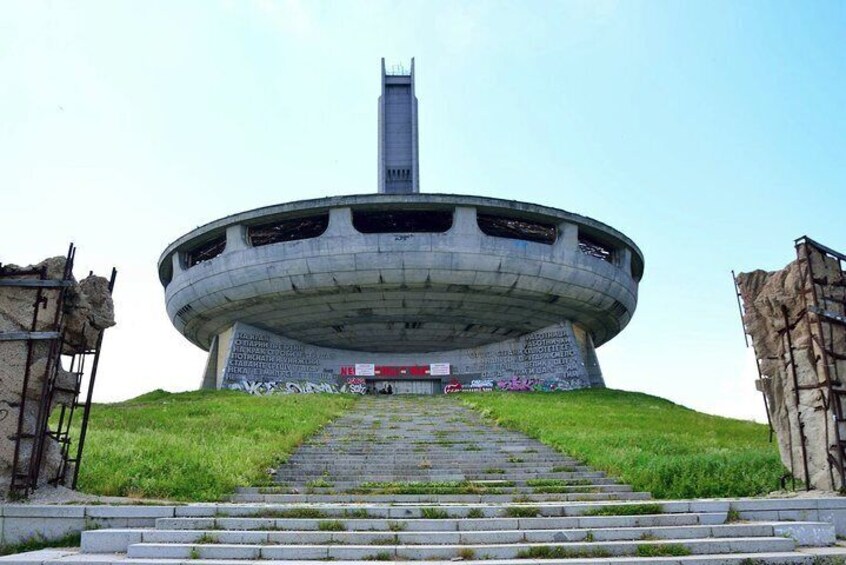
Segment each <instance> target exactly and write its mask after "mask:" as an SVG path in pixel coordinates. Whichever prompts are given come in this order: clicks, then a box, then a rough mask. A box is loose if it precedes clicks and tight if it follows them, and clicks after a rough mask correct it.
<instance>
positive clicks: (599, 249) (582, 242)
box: [579, 234, 614, 263]
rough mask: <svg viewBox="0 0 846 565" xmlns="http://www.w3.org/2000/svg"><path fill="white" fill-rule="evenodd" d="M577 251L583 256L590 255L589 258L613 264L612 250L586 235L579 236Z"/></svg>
mask: <svg viewBox="0 0 846 565" xmlns="http://www.w3.org/2000/svg"><path fill="white" fill-rule="evenodd" d="M579 251H581V252H582V253H584V254H585V255H590V256H591V257H596V258H597V259H602V260H603V261H608V262H609V263H613V262H614V250H613V249H612V248H610V247H609V246H607V245H605V244H604V243H602V242H600V241H598V240H596V239H594V238H592V237H590V236H587V235H583V234H579Z"/></svg>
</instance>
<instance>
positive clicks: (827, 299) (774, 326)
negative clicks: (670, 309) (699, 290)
mask: <svg viewBox="0 0 846 565" xmlns="http://www.w3.org/2000/svg"><path fill="white" fill-rule="evenodd" d="M796 249H797V259H796V260H795V261H793V262H792V263H790V264H788V265H787V266H786V267H785V268H784V269H782V270H780V271H775V272H766V271H761V270H757V271H752V272H749V273H740V274H739V275H738V276H737V278H736V282H737V285H738V290H739V292H740V295H741V298H742V300H743V310H744V316H743V322H744V326H745V329H746V332H747V333H748V334H749V335H750V336H751V337H752V342H753V345H754V349H755V353H756V357H757V360H758V367H759V372H760V375H761V379H760V380H759V381H758V389H759V390H760V391H761V392H763V394H764V397H765V400H766V402H767V407H768V415H769V418H770V422H771V425H772V428H773V430H774V431H775V433H776V436H777V438H778V447H779V453H780V454H781V460H782V462H783V463H784V465H785V466H786V467H787V468H788V469H789V470H790V471H791V473H792V474H793V476H794V477H796V478H797V479H799V480H801V481H803V482H804V483H805V484H806V486H807V487H808V488H817V489H822V490H841V489H843V487H844V481H843V477H844V466H843V463H844V451H843V448H844V444H843V442H842V441H841V440H846V426H844V423H843V422H842V420H843V419H844V416H846V406H844V399H846V277H844V273H843V270H842V265H843V263H844V261H846V257H845V256H843V255H841V254H839V253H837V252H835V251H833V250H831V249H828V248H826V247H824V246H822V245H820V244H817V243H816V242H814V241H812V240H810V239H807V238H803V239H800V240H798V241H797V245H796Z"/></svg>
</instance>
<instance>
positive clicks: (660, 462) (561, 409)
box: [463, 389, 785, 499]
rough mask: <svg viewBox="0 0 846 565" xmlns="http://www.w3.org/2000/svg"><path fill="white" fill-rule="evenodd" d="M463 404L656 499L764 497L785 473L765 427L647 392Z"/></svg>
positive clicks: (528, 396) (468, 399)
mask: <svg viewBox="0 0 846 565" xmlns="http://www.w3.org/2000/svg"><path fill="white" fill-rule="evenodd" d="M463 402H464V403H465V404H467V405H469V406H472V407H475V408H477V409H479V410H481V411H482V412H484V413H485V414H487V415H489V416H490V417H492V418H493V419H495V420H496V421H497V422H498V423H499V424H501V425H503V426H506V427H509V428H513V429H516V430H519V431H522V432H524V433H526V434H528V435H530V436H532V437H534V438H536V439H538V440H540V441H542V442H543V443H546V444H548V445H550V446H552V447H554V448H556V449H558V450H560V451H562V452H564V453H566V454H568V455H571V456H573V457H575V458H577V459H580V460H582V461H584V462H585V463H586V464H588V465H590V466H592V467H595V468H597V469H600V470H603V471H605V472H607V473H609V474H610V475H612V476H615V477H618V478H620V479H621V480H622V481H624V482H626V483H629V484H631V485H632V486H633V487H634V488H635V490H642V491H648V492H651V493H652V494H653V495H654V496H655V497H657V498H665V499H666V498H698V497H705V498H708V497H739V496H756V495H762V494H766V493H768V492H771V491H773V490H775V489H776V488H777V487H778V484H779V478H780V477H781V476H782V475H783V474H784V473H785V469H784V467H783V466H782V464H781V461H780V460H779V456H778V450H777V448H776V446H775V444H771V443H769V442H768V438H767V428H766V426H763V425H761V424H755V423H753V422H746V421H741V420H733V419H730V418H722V417H719V416H711V415H708V414H702V413H701V412H696V411H694V410H690V409H688V408H685V407H683V406H679V405H677V404H674V403H672V402H670V401H668V400H664V399H661V398H657V397H654V396H649V395H646V394H640V393H633V392H625V391H618V390H608V389H585V390H577V391H569V392H560V393H555V394H550V393H521V394H513V393H488V394H474V395H466V396H464V397H463ZM561 470H562V471H563V470H564V468H561Z"/></svg>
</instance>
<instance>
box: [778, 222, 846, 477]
mask: <svg viewBox="0 0 846 565" xmlns="http://www.w3.org/2000/svg"><path fill="white" fill-rule="evenodd" d="M794 243H795V247H796V258H797V262H798V264H799V269H800V273H801V277H802V283H803V284H802V305H803V314H802V316H801V317H802V318H803V319H804V320H803V321H804V323H805V324H806V327H807V330H808V334H809V335H810V336H811V339H812V340H813V345H815V346H816V347H817V348H818V351H819V354H818V355H817V356H816V357H815V361H816V366H817V375H818V377H821V378H822V380H821V381H820V382H819V383H814V385H810V386H811V387H814V388H819V389H820V391H821V392H822V393H823V396H822V399H823V408H824V409H825V410H826V412H827V414H826V416H827V418H828V419H829V420H830V421H833V422H834V442H833V443H831V440H830V439H829V444H828V463H829V472H830V474H831V481H832V485H834V484H836V482H835V480H834V474H835V473H836V474H837V476H838V478H839V480H840V481H839V485H840V489H841V490H842V489H844V487H846V464H844V462H846V444H844V436H846V434H844V430H843V429H842V428H843V427H844V425H846V406H844V398H846V382H843V381H842V380H841V375H840V374H839V371H838V366H837V361H846V350H844V349H842V348H839V347H838V345H837V343H836V340H835V328H838V329H841V330H840V331H843V330H842V329H846V273H844V270H843V266H844V263H846V255H844V254H843V253H840V252H838V251H835V250H834V249H831V248H830V247H827V246H825V245H823V244H821V243H819V242H817V241H814V240H813V239H811V238H810V237H808V236H802V237H800V238H798V239H797V240H796V241H795V242H794ZM814 254H817V255H818V256H819V257H820V259H821V260H823V261H827V262H829V263H832V264H836V265H837V274H836V275H835V276H836V278H835V279H834V280H832V279H831V278H829V277H825V276H818V275H817V274H816V273H815V272H814V261H813V256H814ZM832 288H842V289H843V290H844V292H843V293H841V294H842V295H841V296H833V295H831V294H828V293H827V292H829V291H830V290H831V289H832ZM800 321H802V320H797V323H799V322H800ZM788 333H789V329H788ZM791 362H793V359H792V357H791ZM794 374H795V365H794ZM803 439H804V438H803ZM832 451H833V452H834V453H832Z"/></svg>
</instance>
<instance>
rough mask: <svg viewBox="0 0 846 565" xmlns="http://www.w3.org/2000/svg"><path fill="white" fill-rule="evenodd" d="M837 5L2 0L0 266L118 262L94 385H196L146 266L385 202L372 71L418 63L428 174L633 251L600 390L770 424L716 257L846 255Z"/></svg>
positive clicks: (107, 394)
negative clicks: (183, 244) (247, 222)
mask: <svg viewBox="0 0 846 565" xmlns="http://www.w3.org/2000/svg"><path fill="white" fill-rule="evenodd" d="M844 44H846V3H843V2H802V3H799V2H791V3H788V2H714V1H707V2H706V1H702V2H698V3H697V2H680V1H672V2H671V1H667V2H659V1H651V2H635V1H627V2H604V1H597V2H557V3H552V2H473V3H465V2H359V3H356V2H297V1H288V2H270V1H268V2H235V1H231V2H210V1H205V0H204V1H198V2H184V1H183V2H169V1H168V2H135V3H130V2H111V1H109V2H106V1H103V2H74V3H70V2H33V1H20V2H12V1H8V0H0V77H2V78H0V196H1V197H2V200H0V211H2V223H0V236H1V237H2V240H3V245H2V246H0V261H3V262H17V263H25V262H29V261H31V260H36V259H38V258H40V257H42V256H47V255H56V254H61V253H63V252H64V249H65V246H66V244H67V242H68V241H70V240H73V241H75V242H76V243H77V245H78V246H79V248H80V251H79V271H80V272H83V271H85V272H87V270H88V269H89V268H94V269H96V270H98V271H100V272H103V273H105V272H107V270H108V269H109V268H110V267H111V265H112V264H115V265H117V267H118V268H119V270H120V278H119V282H118V288H117V293H116V300H117V309H118V319H119V326H118V327H117V328H115V329H114V330H111V331H110V333H109V334H108V335H107V337H106V342H105V348H104V354H103V361H102V365H101V373H100V381H99V383H98V387H99V388H98V391H97V394H96V398H98V399H99V400H114V399H120V398H126V397H129V396H134V395H137V394H139V393H141V392H143V391H146V390H149V389H152V388H159V387H162V388H167V389H170V390H182V389H190V388H195V387H196V386H197V385H198V382H199V375H200V372H201V369H202V365H203V360H204V357H203V354H202V353H201V352H199V351H198V350H197V349H196V348H194V347H193V346H192V345H190V344H189V343H188V342H187V341H185V340H184V339H183V338H182V337H181V336H180V335H179V334H178V333H177V332H176V331H175V330H174V329H173V328H172V327H171V326H170V323H169V322H168V320H167V318H166V316H165V314H164V306H163V296H162V290H161V288H160V286H159V284H158V281H157V278H156V270H155V264H156V260H157V258H158V255H159V253H160V252H161V251H162V250H163V249H164V247H165V246H166V245H167V244H168V243H170V242H171V241H172V240H173V239H175V238H176V237H178V236H179V235H181V234H183V233H184V232H186V231H189V230H190V229H192V228H193V227H195V226H197V225H199V224H202V223H205V222H207V221H210V220H213V219H215V218H217V217H219V216H222V215H226V214H230V213H234V212H237V211H241V210H245V209H250V208H254V207H257V206H263V205H268V204H274V203H279V202H284V201H288V200H297V199H303V198H312V197H318V196H325V195H338V194H353V193H369V192H374V191H375V190H376V166H375V165H376V98H377V96H378V91H379V58H380V57H383V56H384V57H386V58H387V60H388V62H389V63H405V64H407V63H408V59H409V58H410V57H411V56H415V57H416V62H417V72H418V82H417V92H418V97H419V99H420V120H421V123H420V160H421V189H422V190H423V191H424V192H448V193H466V194H476V195H488V196H494V197H500V198H512V199H519V200H526V201H530V202H537V203H540V204H545V205H549V206H555V207H558V208H563V209H565V210H569V211H572V212H577V213H580V214H585V215H588V216H591V217H594V218H596V219H598V220H601V221H603V222H606V223H608V224H610V225H612V226H614V227H616V228H618V229H620V230H621V231H623V232H624V233H626V234H627V235H629V236H630V237H631V238H632V239H634V240H635V241H636V242H637V243H638V245H639V246H640V247H641V249H642V250H643V252H644V254H645V256H646V272H645V276H644V279H643V281H642V284H641V299H640V304H639V306H638V311H637V313H636V314H635V317H634V320H633V322H632V323H631V324H630V326H629V327H628V328H627V329H626V330H625V331H624V332H623V333H622V334H621V335H620V336H619V337H617V338H616V339H615V340H614V341H612V342H611V343H609V344H607V345H606V346H603V347H602V348H601V349H600V350H599V356H600V361H601V363H602V366H603V369H604V371H605V377H606V382H607V384H608V385H609V386H611V387H615V388H625V389H631V390H642V391H645V392H651V393H655V394H659V395H662V396H666V397H668V398H670V399H672V400H675V401H677V402H680V403H683V404H686V405H688V406H691V407H695V408H697V409H701V410H705V411H708V412H712V413H718V414H725V415H734V416H741V417H755V418H757V419H761V418H763V412H762V409H761V405H760V399H759V397H758V396H757V394H756V393H755V392H754V387H753V376H754V365H753V364H752V360H751V356H750V355H749V354H748V352H747V351H746V350H745V348H744V345H743V338H742V335H741V331H740V326H739V320H738V315H737V310H736V304H735V301H734V295H733V289H732V285H731V279H730V274H729V272H730V270H731V269H732V268H734V269H738V270H750V269H753V268H759V267H760V268H767V269H775V268H780V267H781V266H783V265H784V264H785V263H787V262H788V261H789V260H791V259H792V256H793V249H792V240H793V239H794V238H795V237H798V236H800V235H803V234H806V233H807V234H808V235H810V236H812V237H814V238H816V239H819V240H820V241H822V242H824V243H826V244H828V245H830V246H832V247H835V248H840V249H846V229H845V228H844V225H843V218H844V210H846V188H844V187H846V172H844V162H846V117H844V116H845V115H846V114H844V107H846V48H844Z"/></svg>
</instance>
